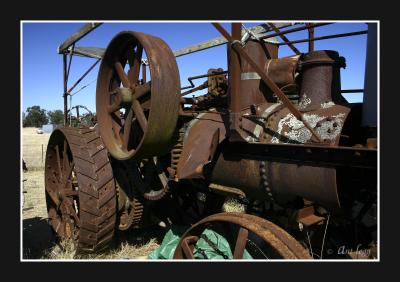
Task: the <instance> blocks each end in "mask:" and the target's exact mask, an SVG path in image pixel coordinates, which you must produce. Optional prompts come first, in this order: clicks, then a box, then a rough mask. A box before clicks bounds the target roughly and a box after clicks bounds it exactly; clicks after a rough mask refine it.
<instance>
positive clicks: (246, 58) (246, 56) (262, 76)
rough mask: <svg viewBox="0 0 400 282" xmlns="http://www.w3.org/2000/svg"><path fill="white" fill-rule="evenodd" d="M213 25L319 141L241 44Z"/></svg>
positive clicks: (219, 26) (215, 24)
mask: <svg viewBox="0 0 400 282" xmlns="http://www.w3.org/2000/svg"><path fill="white" fill-rule="evenodd" d="M212 24H213V25H214V27H215V28H216V29H217V30H218V31H219V32H220V33H221V34H222V35H223V36H224V37H225V38H226V39H227V40H228V41H229V42H230V44H231V46H232V48H233V49H234V50H235V51H236V52H238V53H239V54H240V55H241V56H242V57H243V58H244V59H245V60H246V61H247V62H248V63H249V64H250V65H251V66H252V67H253V68H254V70H255V71H256V72H257V74H258V75H259V76H260V77H261V79H262V80H263V81H264V83H265V84H266V85H267V86H268V87H269V88H270V89H271V90H272V91H273V92H274V93H275V95H276V96H278V98H279V99H280V100H281V101H282V103H283V104H284V105H285V106H286V107H287V108H288V109H289V111H290V112H291V113H292V114H293V115H294V116H295V117H296V118H297V119H298V120H300V121H302V122H303V124H304V125H305V127H306V128H307V129H308V130H310V132H311V134H312V135H313V136H314V137H315V138H316V139H317V141H318V142H319V143H321V142H322V141H321V138H320V137H319V136H318V134H317V133H316V132H315V131H314V130H313V129H312V127H311V126H310V125H309V124H308V122H307V121H306V120H304V118H303V114H302V113H301V112H300V111H299V110H298V109H297V108H296V107H295V106H294V105H293V104H292V103H291V102H290V100H289V98H287V97H286V95H285V94H284V93H283V92H282V90H281V89H280V88H279V87H278V86H277V85H276V84H275V82H274V81H273V80H272V79H271V78H270V77H269V76H268V75H267V74H265V73H264V72H263V70H262V69H261V68H260V67H259V66H258V65H257V63H256V62H254V61H253V60H252V59H251V58H250V57H249V55H247V53H246V52H245V51H244V50H243V49H242V45H241V44H240V43H239V42H238V41H234V40H233V39H232V37H231V36H230V35H229V33H228V32H227V31H226V30H225V29H224V28H223V27H222V26H221V25H220V24H219V23H212Z"/></svg>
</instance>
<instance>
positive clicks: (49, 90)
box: [21, 22, 368, 112]
mask: <svg viewBox="0 0 400 282" xmlns="http://www.w3.org/2000/svg"><path fill="white" fill-rule="evenodd" d="M84 24H85V23H83V22H74V23H60V22H58V23H57V22H24V23H22V46H21V47H22V111H26V108H27V107H30V106H33V105H40V107H41V108H43V109H46V110H48V111H50V110H51V111H53V110H57V109H61V110H62V109H63V98H62V94H63V68H62V65H63V60H62V55H60V54H58V53H57V47H58V46H59V45H60V44H61V43H62V42H64V40H65V39H67V38H68V37H69V36H71V35H72V34H73V33H74V32H76V31H77V30H78V29H79V28H81V27H82V26H83V25H84ZM243 24H244V25H245V26H246V27H252V26H254V25H257V24H261V23H257V22H244V23H243ZM222 25H223V26H224V27H225V29H227V30H228V31H230V24H229V23H223V24H222ZM367 28H368V26H367V24H365V23H355V22H352V23H344V22H341V23H335V24H331V25H327V26H322V27H317V28H315V37H318V36H324V35H330V34H335V33H346V32H353V31H360V30H366V29H367ZM124 30H132V31H140V32H144V33H148V34H151V35H155V36H158V37H160V38H161V39H163V40H164V41H165V42H166V43H167V44H168V45H169V46H170V48H171V49H172V50H173V51H174V50H177V49H180V48H183V47H187V46H190V45H193V44H197V43H201V42H204V41H207V40H209V39H212V38H216V37H220V36H221V35H220V33H219V32H218V31H217V30H216V29H215V28H214V27H213V26H212V25H211V24H210V23H208V22H202V23H199V22H197V23H193V22H192V23H188V22H180V23H166V22H163V23H148V22H146V23H144V22H140V23H138V22H124V23H121V22H119V23H110V22H108V23H104V24H103V25H101V26H99V27H98V28H96V29H95V30H94V31H92V32H91V33H89V34H88V35H86V36H85V37H84V38H82V39H81V40H79V41H78V42H77V43H76V46H82V47H83V46H85V47H87V46H90V47H103V48H105V47H107V45H108V43H109V42H110V40H111V39H112V38H113V37H114V36H115V35H116V34H117V33H118V32H120V31H124ZM286 36H287V37H288V38H289V39H291V40H296V39H304V38H307V36H308V35H307V31H302V32H297V33H290V34H287V35H286ZM366 39H367V35H358V36H353V37H344V38H336V39H330V40H321V41H315V50H336V51H338V52H339V54H340V55H341V56H344V57H345V58H346V64H347V67H346V69H341V83H342V89H362V88H364V72H365V58H366V41H367V40H366ZM279 40H280V39H279ZM296 47H297V48H298V49H299V50H300V51H301V52H307V50H308V43H301V44H296ZM290 55H293V52H292V51H291V50H290V49H289V47H287V46H280V47H279V57H284V56H290ZM94 62H95V59H91V58H82V57H78V56H74V57H73V59H72V64H71V71H70V78H69V82H68V88H69V87H71V86H72V85H73V84H74V83H75V81H76V80H77V79H79V77H80V76H81V75H82V74H83V73H84V72H85V71H86V70H87V69H88V68H89V67H90V66H91V65H92V64H93V63H94ZM177 63H178V68H179V73H180V79H181V86H182V87H183V86H187V85H189V82H188V81H187V78H188V77H190V76H195V75H201V74H205V73H207V70H208V69H209V68H223V69H224V70H226V69H227V61H226V45H222V46H219V47H215V48H211V49H208V50H204V51H201V52H197V53H193V54H189V55H186V56H182V57H178V58H177ZM98 66H99V64H98V65H97V66H96V67H95V68H94V69H93V70H92V71H91V72H90V73H89V74H88V75H87V76H86V77H85V79H83V80H82V82H81V83H80V84H79V85H78V86H77V87H76V88H75V90H74V91H72V93H74V92H76V91H78V90H80V88H81V87H82V86H85V85H88V84H89V85H88V86H87V87H86V88H84V89H82V90H81V91H79V92H78V93H77V94H76V95H74V96H73V97H72V106H74V105H85V106H86V107H88V108H89V109H90V110H91V111H93V112H95V111H96V109H95V104H96V95H95V94H96V79H97V73H98ZM202 82H203V80H195V81H194V83H195V84H196V85H198V84H200V83H202ZM345 98H346V99H347V100H348V101H349V102H362V93H357V94H354V93H352V94H346V95H345ZM69 102H70V100H69V99H68V103H69ZM68 107H70V105H68Z"/></svg>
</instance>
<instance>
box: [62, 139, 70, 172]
mask: <svg viewBox="0 0 400 282" xmlns="http://www.w3.org/2000/svg"><path fill="white" fill-rule="evenodd" d="M67 150H68V144H67V141H66V140H64V147H63V169H65V168H66V167H67V165H68V164H69V162H68V152H67Z"/></svg>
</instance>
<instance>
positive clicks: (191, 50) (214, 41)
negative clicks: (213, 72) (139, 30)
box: [174, 23, 294, 57]
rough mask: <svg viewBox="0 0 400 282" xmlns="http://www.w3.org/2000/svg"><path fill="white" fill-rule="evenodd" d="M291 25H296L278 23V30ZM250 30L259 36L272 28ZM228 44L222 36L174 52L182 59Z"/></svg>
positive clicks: (260, 26)
mask: <svg viewBox="0 0 400 282" xmlns="http://www.w3.org/2000/svg"><path fill="white" fill-rule="evenodd" d="M291 25H294V23H277V24H276V26H277V27H278V28H283V27H287V26H291ZM249 30H250V31H251V32H253V33H255V34H256V35H259V34H261V33H266V32H268V31H270V30H271V28H270V27H269V26H267V25H266V24H262V25H257V26H254V27H251V28H249ZM244 33H246V31H245V30H243V31H242V35H243V34H244ZM265 41H267V42H270V43H278V41H277V40H276V39H275V38H269V40H265ZM227 42H228V41H227V40H226V38H225V37H223V36H221V37H218V38H214V39H211V40H208V41H206V42H203V43H200V44H196V45H192V46H189V47H185V48H182V49H178V50H176V51H175V52H174V55H175V57H180V56H183V55H187V54H191V53H195V52H198V51H202V50H205V49H209V48H212V47H216V46H220V45H223V44H226V43H227Z"/></svg>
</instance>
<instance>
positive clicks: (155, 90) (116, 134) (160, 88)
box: [96, 31, 180, 160]
mask: <svg viewBox="0 0 400 282" xmlns="http://www.w3.org/2000/svg"><path fill="white" fill-rule="evenodd" d="M144 56H147V62H148V67H149V70H150V79H149V78H148V77H147V78H146V76H147V75H146V70H145V71H143V68H144V65H143V64H142V58H144ZM141 68H142V71H140V70H141ZM146 68H147V67H146ZM140 77H141V78H140ZM179 94H180V80H179V72H178V67H177V64H176V59H175V56H174V55H173V53H172V51H171V49H170V48H169V47H168V45H167V44H166V43H165V42H164V41H163V40H161V39H160V38H158V37H154V36H151V35H147V34H144V33H140V32H130V31H125V32H121V33H119V34H118V35H116V36H115V37H114V38H113V39H112V41H111V42H110V44H109V45H108V47H107V49H106V52H105V54H104V57H103V60H102V62H101V65H100V70H99V75H98V79H97V89H96V110H97V118H98V124H99V130H100V133H101V137H102V138H103V141H104V143H105V145H106V147H107V149H108V151H109V152H110V154H111V155H112V156H113V157H114V158H116V159H118V160H127V159H130V158H132V157H135V158H136V159H138V160H139V159H143V158H150V157H153V156H158V155H162V154H164V153H166V152H167V151H168V149H169V146H170V141H171V137H172V134H173V132H174V129H175V126H176V122H177V119H178V112H179V107H180V95H179Z"/></svg>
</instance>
